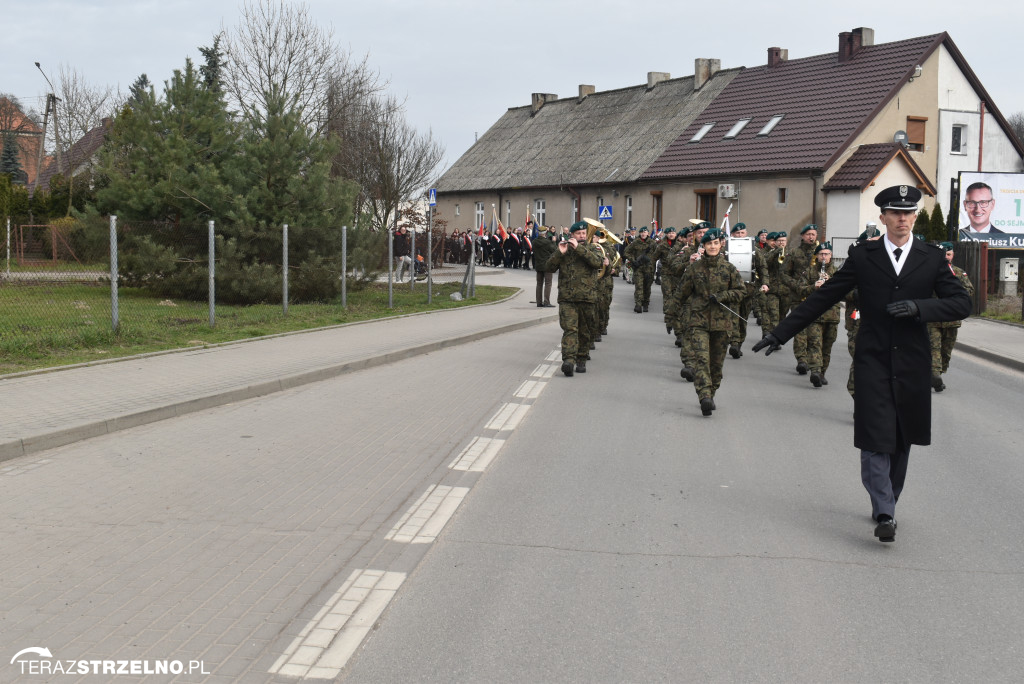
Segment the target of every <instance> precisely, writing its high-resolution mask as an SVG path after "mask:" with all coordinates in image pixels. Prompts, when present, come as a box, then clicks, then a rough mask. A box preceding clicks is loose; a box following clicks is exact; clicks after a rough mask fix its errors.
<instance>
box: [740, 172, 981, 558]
mask: <svg viewBox="0 0 1024 684" xmlns="http://www.w3.org/2000/svg"><path fill="white" fill-rule="evenodd" d="M920 199H921V191H920V190H918V189H917V188H914V187H912V186H907V185H896V186H893V187H890V188H886V189H885V190H883V191H882V192H880V193H878V195H876V196H875V204H876V205H878V206H879V207H880V208H881V210H882V214H881V216H880V217H879V218H880V219H881V221H882V223H884V224H885V227H886V234H885V235H884V236H883V238H882V239H881V240H874V241H870V242H863V243H861V244H858V245H857V246H855V247H854V248H853V249H852V250H850V254H849V256H848V258H847V260H846V263H845V264H843V267H842V268H841V269H839V271H837V272H836V274H835V275H834V276H833V277H832V278H830V279H829V281H828V283H826V284H825V285H823V286H822V287H821V288H820V289H818V291H817V292H815V293H814V294H812V295H811V296H809V297H808V298H807V299H806V300H805V301H804V302H803V303H802V304H801V305H800V306H798V307H797V308H795V309H794V310H793V311H792V313H790V314H789V316H787V317H786V318H785V319H784V320H783V321H782V322H781V323H779V325H778V326H777V327H776V328H775V329H774V330H772V331H771V332H770V333H769V334H768V335H766V336H765V338H764V339H763V340H761V341H760V342H758V343H757V345H755V346H754V351H760V350H761V349H764V348H766V347H767V348H768V352H767V353H768V354H770V353H772V352H773V351H775V350H777V349H778V348H779V347H780V346H781V345H782V344H784V343H785V342H786V341H787V340H789V339H791V338H792V337H793V336H794V335H795V334H796V333H797V332H798V331H800V330H802V329H803V328H805V327H806V326H807V325H808V324H810V323H811V322H813V321H814V320H816V319H817V318H818V316H820V315H821V314H822V313H824V312H825V310H826V309H828V308H829V307H830V306H832V305H833V304H835V303H836V302H838V301H839V300H841V299H842V298H843V297H844V296H845V295H846V293H847V292H849V291H850V290H852V289H853V288H855V287H856V288H857V292H858V301H859V310H860V330H859V332H858V333H857V348H856V351H855V353H854V359H853V364H854V378H855V382H856V386H857V393H856V395H855V396H854V410H855V414H854V438H853V443H854V446H856V447H857V448H858V449H860V450H861V481H862V482H863V483H864V487H865V489H867V491H868V495H869V497H870V498H871V515H872V518H873V519H874V520H875V521H876V522H877V525H876V527H875V536H876V537H878V539H879V540H880V541H895V539H896V519H895V514H896V501H897V500H898V499H899V497H900V492H901V491H902V490H903V483H904V480H905V478H906V474H907V459H908V456H909V453H910V445H911V444H920V445H927V444H930V443H931V347H930V345H929V341H928V329H927V326H926V325H925V324H926V323H929V322H933V321H954V320H960V319H963V318H966V317H967V316H968V315H970V313H971V298H970V297H969V296H968V294H967V290H966V289H964V286H963V285H962V284H961V283H960V281H959V280H957V278H956V276H955V275H953V273H952V271H950V269H949V267H948V266H947V265H946V263H945V255H944V254H943V252H942V251H940V250H938V249H936V248H935V247H933V246H931V245H928V244H925V243H924V242H921V241H919V240H915V239H914V238H913V235H912V234H911V231H912V229H913V225H914V219H915V218H916V216H917V203H918V201H920ZM933 295H934V297H933Z"/></svg>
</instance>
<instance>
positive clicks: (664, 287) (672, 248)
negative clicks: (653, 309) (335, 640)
mask: <svg viewBox="0 0 1024 684" xmlns="http://www.w3.org/2000/svg"><path fill="white" fill-rule="evenodd" d="M684 244H685V243H684V241H683V240H682V239H680V238H678V237H677V238H676V239H675V240H672V241H669V240H668V238H665V239H664V240H662V241H661V242H659V243H658V249H656V250H655V251H654V258H655V260H656V261H658V262H659V263H660V264H661V308H662V311H663V312H664V314H665V327H666V328H668V329H669V331H670V332H671V329H672V328H673V327H674V325H675V318H676V311H675V306H676V303H675V299H674V297H673V295H674V294H675V291H676V288H677V287H678V286H679V277H678V276H676V275H673V274H672V271H671V270H670V269H669V262H670V261H671V260H672V257H674V256H675V255H676V254H677V253H678V252H679V250H681V249H682V248H683V246H684Z"/></svg>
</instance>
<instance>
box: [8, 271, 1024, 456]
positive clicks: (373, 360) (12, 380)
mask: <svg viewBox="0 0 1024 684" xmlns="http://www.w3.org/2000/svg"><path fill="white" fill-rule="evenodd" d="M479 276H482V280H483V282H484V283H486V284H494V285H511V286H517V287H521V288H523V289H522V291H520V292H519V294H517V295H515V296H513V297H511V298H510V299H508V300H505V301H503V302H499V303H497V304H491V305H481V306H472V307H467V308H463V309H455V310H450V311H442V312H435V313H429V314H415V315H410V316H402V317H396V318H389V319H383V320H376V321H367V322H364V323H353V324H348V325H344V326H339V327H335V328H329V329H324V330H317V331H313V332H301V333H290V334H286V335H279V336H276V337H270V338H263V339H258V340H251V341H245V342H239V343H230V344H225V345H221V346H217V347H207V348H200V349H189V350H183V351H181V352H177V353H171V354H160V355H149V356H141V357H131V358H128V359H124V360H122V361H118V362H114V363H104V364H99V365H93V366H82V367H76V368H68V369H64V370H58V371H53V372H46V373H38V374H29V375H21V376H17V377H8V378H0V461H5V460H8V459H12V458H17V457H18V456H23V455H26V454H31V453H35V452H39V451H42V450H45V449H50V448H53V447H57V446H61V445H64V444H70V443H72V442H75V441H78V440H81V439H87V438H89V437H95V436H98V435H103V434H107V433H111V432H116V431H118V430H124V429H127V428H130V427H134V426H137V425H144V424H146V423H151V422H155V421H158V420H163V419H165V418H171V417H174V416H179V415H183V414H186V413H191V412H193V411H202V410H205V409H208V408H211V407H214V406H220V405H222V404H227V403H231V402H235V401H242V400H245V399H251V398H253V397H259V396H263V395H266V394H270V393H272V392H277V391H280V390H284V389H288V388H291V387H296V386H299V385H303V384H306V383H310V382H316V381H318V380H324V379H327V378H331V377H334V376H337V375H341V374H343V373H348V372H352V371H356V370H361V369H364V368H371V367H373V366H377V365H382V364H387V363H391V362H393V361H398V360H400V359H406V358H410V357H412V356H417V355H420V354H426V353H428V352H431V351H436V350H438V349H442V348H444V347H450V346H454V345H458V344H464V343H467V342H472V341H476V340H479V339H483V338H486V337H490V336H492V335H500V334H502V333H504V332H509V331H512V330H517V329H520V328H524V327H529V326H532V325H539V324H543V323H549V322H554V321H557V320H558V310H557V309H538V308H537V306H536V304H532V303H530V300H531V299H532V298H533V292H534V289H533V288H534V286H535V283H536V281H535V279H534V274H533V272H532V271H522V270H502V269H483V268H481V272H479V273H478V277H479ZM623 285H624V283H623V284H620V281H616V288H617V289H620V290H621V289H622V288H623ZM552 342H553V343H554V342H556V340H554V339H553V340H552ZM956 348H957V351H958V352H959V353H966V354H972V355H974V356H977V357H979V358H982V359H985V360H988V361H991V362H995V363H998V364H1001V365H1004V366H1006V367H1009V368H1012V369H1015V370H1017V371H1024V326H1018V325H1013V324H1008V323H1000V322H996V321H989V320H984V319H979V318H972V319H969V320H966V321H964V324H963V326H962V327H961V328H960V333H959V337H958V339H957V347H956Z"/></svg>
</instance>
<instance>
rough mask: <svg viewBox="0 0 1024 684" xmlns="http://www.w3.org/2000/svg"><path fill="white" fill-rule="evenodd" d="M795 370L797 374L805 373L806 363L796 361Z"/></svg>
mask: <svg viewBox="0 0 1024 684" xmlns="http://www.w3.org/2000/svg"><path fill="white" fill-rule="evenodd" d="M796 372H797V374H799V375H807V364H806V363H804V362H803V361H800V362H799V363H797V364H796Z"/></svg>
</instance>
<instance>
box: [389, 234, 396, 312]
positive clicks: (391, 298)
mask: <svg viewBox="0 0 1024 684" xmlns="http://www.w3.org/2000/svg"><path fill="white" fill-rule="evenodd" d="M394 275H395V232H394V230H393V229H392V228H391V227H388V308H389V309H392V308H394V304H395V300H394V294H393V292H392V290H393V289H394Z"/></svg>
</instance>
